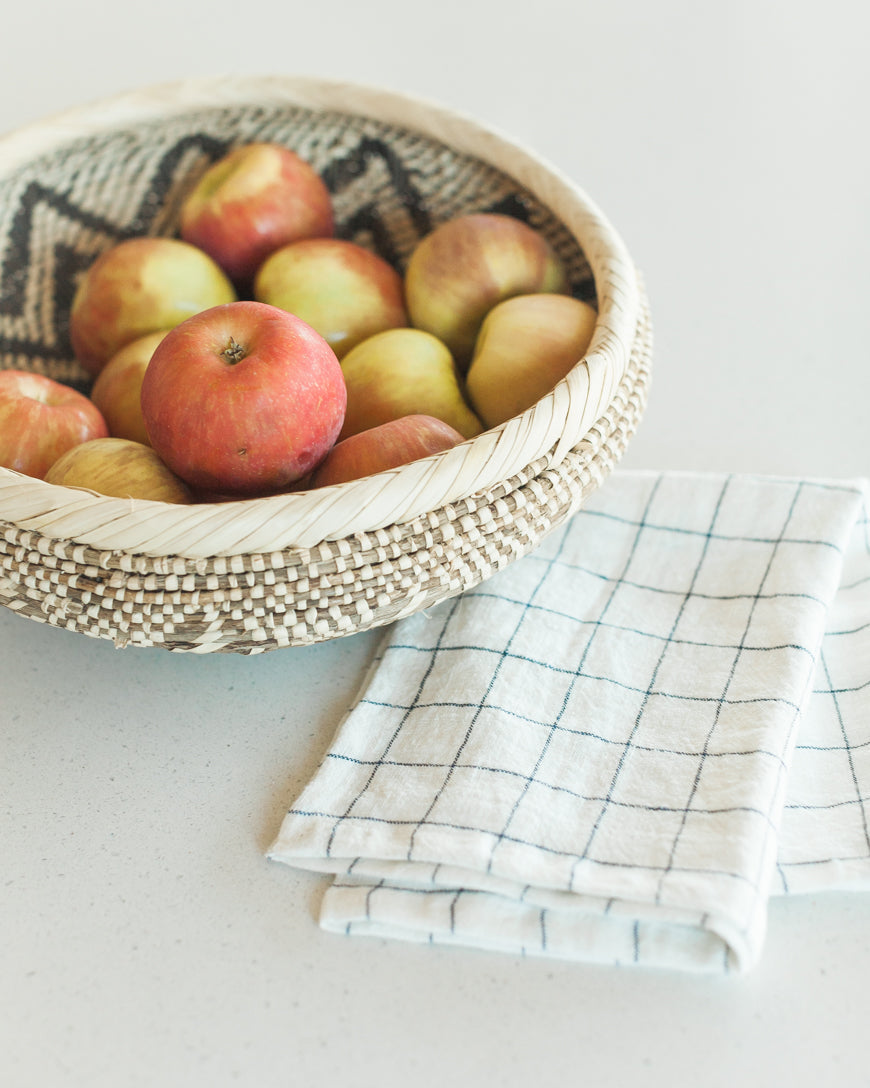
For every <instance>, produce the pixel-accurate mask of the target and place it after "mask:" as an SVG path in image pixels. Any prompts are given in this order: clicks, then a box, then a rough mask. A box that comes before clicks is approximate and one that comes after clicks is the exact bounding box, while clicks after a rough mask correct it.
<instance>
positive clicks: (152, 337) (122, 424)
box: [91, 329, 169, 446]
mask: <svg viewBox="0 0 870 1088" xmlns="http://www.w3.org/2000/svg"><path fill="white" fill-rule="evenodd" d="M168 331H169V330H168V329H161V330H160V331H159V332H151V333H148V335H147V336H140V337H139V338H138V340H133V341H131V343H129V344H125V345H124V347H122V348H121V350H120V351H118V352H116V353H115V354H114V355H113V356H112V358H111V359H110V360H109V361H108V362H107V363H106V365H105V366H104V367H103V369H102V370H101V371H100V373H99V374H98V375H97V380H96V381H95V382H94V384H93V387H92V388H91V400H92V401H93V402H94V404H96V406H97V407H98V408H99V409H100V411H101V412H102V414H103V418H104V419H105V421H106V425H107V426H108V428H109V434H110V435H112V437H113V438H129V439H131V440H132V441H133V442H141V443H142V444H143V445H146V446H149V445H150V444H151V443H150V442H149V440H148V432H147V431H146V430H145V420H144V419H143V418H142V404H141V401H140V394H141V390H142V379H143V378H144V377H145V371H146V369H147V367H148V364H149V362H150V361H151V356H152V355H153V354H154V349H155V348H156V347H157V345H158V344H159V343H160V341H161V340H162V339H163V337H164V336H165V335H166V333H167V332H168Z"/></svg>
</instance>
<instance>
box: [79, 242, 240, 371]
mask: <svg viewBox="0 0 870 1088" xmlns="http://www.w3.org/2000/svg"><path fill="white" fill-rule="evenodd" d="M235 298H236V292H235V289H234V287H233V285H232V284H231V283H230V281H229V279H228V278H227V276H226V274H225V273H224V272H223V271H222V270H221V268H220V267H219V266H218V265H217V264H216V263H215V262H214V261H213V260H212V259H211V257H209V256H208V255H207V254H206V253H203V251H202V250H201V249H197V248H196V246H192V245H189V244H188V243H187V242H182V241H179V240H178V239H177V238H151V237H140V238H129V239H127V240H126V241H124V242H119V243H118V245H116V246H113V247H112V248H111V249H108V250H106V251H105V252H104V253H102V254H101V255H100V256H99V257H98V258H97V259H96V261H94V263H93V264H92V265H91V266H90V268H89V269H88V270H87V271H86V272H85V274H84V276H83V277H82V279H81V281H80V282H79V285H78V288H77V289H76V293H75V296H74V298H73V303H72V309H71V311H70V339H71V341H72V347H73V351H74V353H75V356H76V358H77V359H78V360H79V362H80V363H81V364H82V366H84V367H85V369H86V370H88V371H90V373H91V374H98V373H99V372H100V370H102V368H103V367H104V366H105V365H106V363H107V362H108V361H109V359H110V358H111V357H112V356H113V355H114V354H115V353H116V352H117V351H120V349H121V348H122V347H124V345H125V344H129V343H130V341H131V340H136V339H138V338H139V337H140V336H145V335H146V334H147V333H150V332H157V331H158V330H159V329H168V328H172V327H173V326H174V325H177V324H179V322H181V321H184V320H185V319H186V318H188V317H190V316H191V315H192V314H195V313H198V312H199V311H201V310H206V309H208V308H209V307H211V306H217V305H219V304H220V303H225V302H231V301H233V300H235Z"/></svg>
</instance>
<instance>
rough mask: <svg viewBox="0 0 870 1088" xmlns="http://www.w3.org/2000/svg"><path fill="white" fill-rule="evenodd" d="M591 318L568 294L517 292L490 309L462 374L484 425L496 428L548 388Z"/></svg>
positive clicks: (576, 350) (588, 332) (588, 334)
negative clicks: (471, 355) (518, 293)
mask: <svg viewBox="0 0 870 1088" xmlns="http://www.w3.org/2000/svg"><path fill="white" fill-rule="evenodd" d="M597 317H598V315H597V313H596V311H595V310H594V309H593V307H592V306H590V305H588V303H585V302H582V301H581V300H580V299H576V298H572V297H571V296H570V295H541V294H535V295H517V296H515V297H514V298H509V299H506V300H505V301H504V302H500V303H499V304H498V305H497V306H495V307H494V308H493V309H492V310H490V312H489V313H488V314H487V316H486V318H485V319H484V322H483V324H482V325H481V328H480V333H479V335H478V337H477V343H476V345H475V349H474V356H473V358H472V360H471V366H470V367H469V369H468V374H467V375H466V390H467V393H468V399H469V401H470V403H471V405H472V407H473V408H474V410H475V412H477V414H478V416H480V418H481V420H482V421H483V422H484V424H485V425H486V426H487V427H496V426H497V425H498V424H499V423H503V422H504V421H505V420H506V419H510V418H511V417H512V416H515V415H518V414H519V413H520V412H523V411H525V410H526V409H527V408H530V407H531V406H532V405H533V404H534V403H535V402H536V401H538V400H540V399H541V397H543V396H544V395H545V394H547V393H549V392H550V390H551V389H552V388H553V386H554V385H556V383H557V382H559V381H560V380H561V379H562V378H564V377H565V375H566V374H567V373H568V371H569V370H570V369H571V368H572V367H573V366H574V364H575V363H577V362H579V360H580V359H581V358H582V357H583V355H584V354H585V353H586V350H587V349H588V347H589V343H590V341H591V339H592V333H593V331H594V329H595V322H596V319H597Z"/></svg>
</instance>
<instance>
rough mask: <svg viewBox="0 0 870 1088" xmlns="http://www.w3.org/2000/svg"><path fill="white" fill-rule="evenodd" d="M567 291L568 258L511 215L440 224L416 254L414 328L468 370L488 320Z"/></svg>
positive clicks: (409, 297) (412, 263)
mask: <svg viewBox="0 0 870 1088" xmlns="http://www.w3.org/2000/svg"><path fill="white" fill-rule="evenodd" d="M567 290H568V283H567V278H566V274H565V270H564V267H563V265H562V262H561V260H560V259H559V257H558V256H557V255H556V253H555V252H554V251H553V249H552V248H551V247H550V244H549V243H548V242H547V241H546V239H545V238H544V237H543V235H541V234H539V233H538V231H536V230H535V229H534V228H532V227H530V226H529V225H528V224H527V223H524V222H522V220H520V219H514V218H513V217H512V216H509V215H497V214H493V213H485V212H475V213H471V214H469V215H460V216H457V217H455V218H454V219H449V220H447V221H446V222H444V223H441V224H440V225H439V226H437V227H436V228H435V229H434V230H433V231H431V232H430V233H429V234H427V235H425V236H424V237H423V238H422V239H421V241H420V242H418V244H417V246H416V247H415V249H414V250H413V252H412V253H411V256H410V259H409V261H408V267H407V269H406V271H405V300H406V303H407V306H408V313H409V315H410V318H411V324H412V325H414V326H415V327H416V328H418V329H425V330H426V331H427V332H431V333H432V334H433V335H434V336H437V337H438V338H439V339H440V340H443V341H444V343H445V344H446V345H447V346H448V348H450V351H451V352H452V353H453V358H454V359H455V360H456V364H457V366H458V367H459V368H460V370H461V371H463V372H464V371H465V370H466V369H467V368H468V363H469V360H470V359H471V354H472V351H473V350H474V342H475V340H476V338H477V334H478V331H479V329H480V325H481V322H482V321H483V319H484V317H485V316H486V314H487V313H488V312H489V311H490V310H491V309H492V307H493V306H495V305H496V304H497V303H499V302H501V301H502V300H503V299H506V298H510V297H511V296H513V295H525V294H530V293H531V292H539V291H547V292H549V291H556V292H564V291H567Z"/></svg>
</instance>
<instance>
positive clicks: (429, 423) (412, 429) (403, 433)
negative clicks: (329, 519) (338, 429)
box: [306, 415, 464, 488]
mask: <svg viewBox="0 0 870 1088" xmlns="http://www.w3.org/2000/svg"><path fill="white" fill-rule="evenodd" d="M462 441H464V439H463V437H462V435H461V434H460V433H459V431H457V430H455V429H454V428H453V427H451V426H450V424H449V423H445V422H444V421H443V420H440V419H435V418H434V417H433V416H422V415H412V416H402V417H401V418H400V419H391V420H390V421H389V422H388V423H381V424H380V426H377V427H371V428H369V429H368V430H366V431H359V432H358V433H357V434H352V435H350V436H349V437H348V438H345V439H343V440H342V441H341V442H338V443H336V445H334V446H333V447H332V449H331V450H330V451H329V453H328V454H327V455H326V457H325V458H324V460H323V461H321V463H320V465H319V466H318V467H317V468H316V469H315V470H314V472H313V473H312V475H311V477H310V478H309V479H308V481H307V483H306V486H307V487H311V488H315V487H326V486H327V485H329V484H341V483H345V482H346V481H347V480H358V479H360V478H361V477H363V476H371V475H372V473H375V472H383V471H384V470H385V469H390V468H398V467H399V465H406V464H408V463H409V462H411V461H416V460H418V459H419V458H421V457H428V456H429V455H430V454H433V453H440V452H441V451H442V450H449V449H451V448H452V447H453V446H456V445H458V444H459V443H460V442H462Z"/></svg>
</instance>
